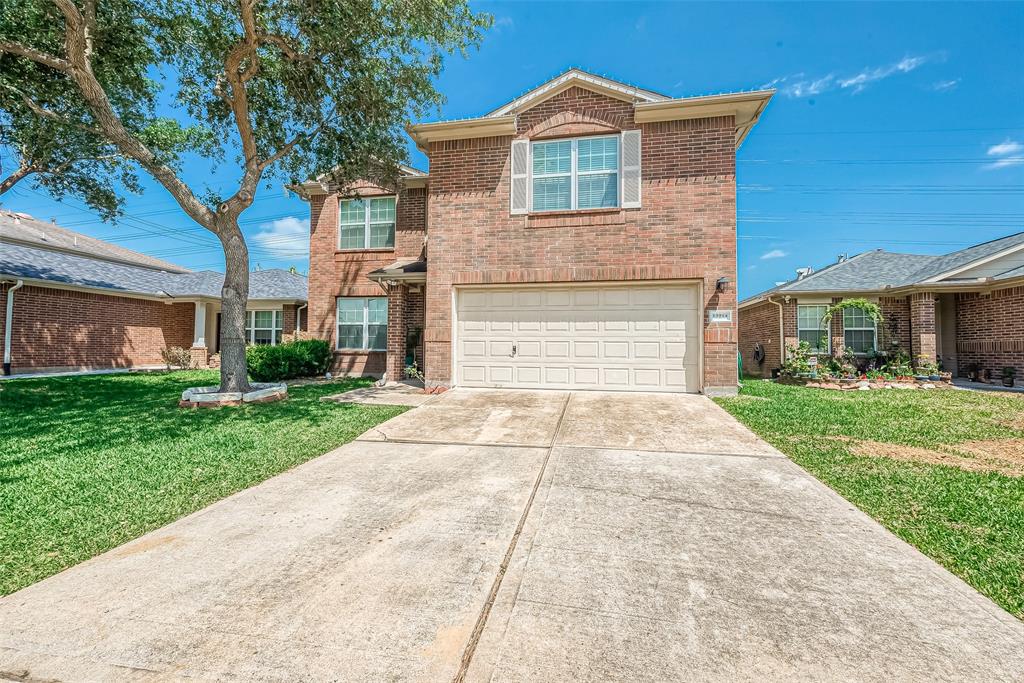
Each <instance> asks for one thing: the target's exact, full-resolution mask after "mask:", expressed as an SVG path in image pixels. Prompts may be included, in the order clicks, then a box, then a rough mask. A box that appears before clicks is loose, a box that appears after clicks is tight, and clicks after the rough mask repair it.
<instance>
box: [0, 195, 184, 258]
mask: <svg viewBox="0 0 1024 683" xmlns="http://www.w3.org/2000/svg"><path fill="white" fill-rule="evenodd" d="M0 240H4V241H8V242H11V241H13V242H17V243H21V244H26V245H28V246H40V247H46V248H49V249H57V250H60V251H65V252H69V253H74V254H82V255H85V256H95V257H97V258H102V259H108V260H111V261H118V262H121V263H128V264H132V265H138V266H145V267H147V268H156V269H157V270H165V271H167V272H169V273H187V272H188V268H182V267H181V266H179V265H176V264H174V263H170V262H169V261H163V260H161V259H158V258H153V257H152V256H147V255H146V254H140V253H139V252H137V251H132V250H131V249H125V248H124V247H119V246H118V245H116V244H111V243H110V242H104V241H103V240H100V239H96V238H95V237H89V236H88V235H83V234H82V233H79V232H74V231H73V230H68V229H66V228H62V227H60V226H59V225H56V224H54V223H49V222H46V221H41V220H38V219H36V218H33V217H32V216H29V215H28V214H24V213H14V212H12V211H6V210H0Z"/></svg>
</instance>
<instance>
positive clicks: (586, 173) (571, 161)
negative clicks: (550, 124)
mask: <svg viewBox="0 0 1024 683" xmlns="http://www.w3.org/2000/svg"><path fill="white" fill-rule="evenodd" d="M531 152H532V154H531V158H532V159H533V169H532V170H533V208H532V210H533V211H568V210H572V209H600V208H605V207H615V206H618V205H619V136H617V135H611V136H602V137H594V138H578V139H575V140H555V141H552V142H534V143H533V144H532V149H531Z"/></svg>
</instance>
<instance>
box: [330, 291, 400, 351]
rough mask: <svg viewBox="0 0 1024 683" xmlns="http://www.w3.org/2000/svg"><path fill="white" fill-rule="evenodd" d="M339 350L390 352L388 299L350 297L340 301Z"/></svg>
mask: <svg viewBox="0 0 1024 683" xmlns="http://www.w3.org/2000/svg"><path fill="white" fill-rule="evenodd" d="M338 348H339V349H363V350H367V351H387V348H388V300H387V298H386V297H382V296H381V297H353V296H347V297H342V298H340V299H338Z"/></svg>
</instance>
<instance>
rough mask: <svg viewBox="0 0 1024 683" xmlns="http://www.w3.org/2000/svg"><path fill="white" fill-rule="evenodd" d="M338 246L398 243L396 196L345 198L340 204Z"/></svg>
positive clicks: (390, 245) (374, 246)
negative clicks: (396, 235) (396, 236)
mask: <svg viewBox="0 0 1024 683" xmlns="http://www.w3.org/2000/svg"><path fill="white" fill-rule="evenodd" d="M338 222H339V226H338V248H339V249H391V248H393V247H394V246H395V198H394V197H373V198H367V199H343V200H342V201H340V202H339V203H338Z"/></svg>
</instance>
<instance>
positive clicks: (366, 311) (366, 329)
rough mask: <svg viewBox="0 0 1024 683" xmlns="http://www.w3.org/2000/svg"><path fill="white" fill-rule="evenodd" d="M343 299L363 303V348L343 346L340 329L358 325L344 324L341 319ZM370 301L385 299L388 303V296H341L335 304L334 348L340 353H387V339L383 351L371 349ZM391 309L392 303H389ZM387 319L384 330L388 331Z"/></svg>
mask: <svg viewBox="0 0 1024 683" xmlns="http://www.w3.org/2000/svg"><path fill="white" fill-rule="evenodd" d="M343 299H349V300H352V299H361V300H362V302H363V346H362V347H361V348H355V347H351V346H342V345H341V330H340V329H339V328H340V327H341V326H342V325H343V324H344V325H355V324H356V323H342V322H341V320H340V317H339V313H340V310H341V301H342V300H343ZM370 299H384V300H385V301H387V297H386V296H339V297H338V298H337V301H336V302H335V304H334V348H335V349H337V350H338V351H387V350H388V348H387V338H386V337H385V340H384V348H383V349H371V348H370V347H369V344H370ZM388 306H389V308H390V302H388ZM387 326H388V323H387V319H386V318H385V320H384V329H385V330H387Z"/></svg>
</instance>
